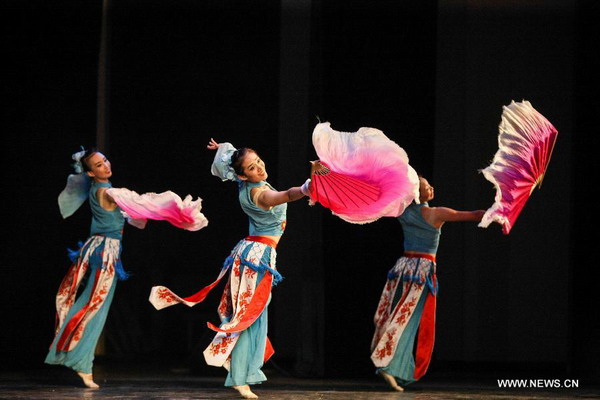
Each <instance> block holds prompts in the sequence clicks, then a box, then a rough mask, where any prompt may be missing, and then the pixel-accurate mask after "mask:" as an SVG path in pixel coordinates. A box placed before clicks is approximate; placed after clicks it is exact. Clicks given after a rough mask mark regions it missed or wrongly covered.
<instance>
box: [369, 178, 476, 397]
mask: <svg viewBox="0 0 600 400" xmlns="http://www.w3.org/2000/svg"><path fill="white" fill-rule="evenodd" d="M433 197H434V191H433V187H432V186H431V185H430V184H429V182H427V180H426V179H425V178H423V177H419V200H420V204H416V203H412V204H411V205H410V206H409V207H408V208H407V209H406V210H405V211H404V213H402V215H400V216H399V217H398V219H399V221H400V223H401V224H402V231H403V233H404V254H403V256H402V257H400V259H398V261H397V262H396V265H394V267H393V268H392V269H391V270H390V271H389V272H388V277H387V282H386V284H385V287H384V289H383V293H382V294H381V299H380V300H379V305H378V307H377V311H376V313H375V318H374V320H375V334H374V336H373V341H372V343H371V360H372V361H373V363H374V364H375V366H376V367H377V368H378V369H377V373H379V375H381V376H382V377H383V378H384V380H385V381H386V382H387V383H388V384H389V385H390V387H391V388H392V389H394V390H397V391H403V390H404V389H403V388H402V386H401V385H403V386H404V385H407V384H409V383H412V382H415V381H417V380H418V379H420V378H421V377H422V376H423V375H424V374H425V372H426V371H427V367H428V366H429V361H430V360H431V353H432V351H433V343H434V337H435V306H436V294H437V288H438V286H437V278H436V274H435V270H436V260H435V254H436V251H437V248H438V243H439V237H440V232H441V227H442V225H443V224H444V222H450V221H474V222H478V221H480V220H481V218H482V216H483V214H484V213H485V210H476V211H456V210H453V209H451V208H446V207H429V204H428V203H427V202H429V201H431V200H432V199H433ZM415 340H416V342H417V344H416V347H415V346H414V343H415ZM413 347H414V349H415V350H414V352H415V354H414V355H413ZM398 382H400V385H399V384H398Z"/></svg>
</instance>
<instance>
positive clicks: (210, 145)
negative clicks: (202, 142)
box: [206, 138, 219, 150]
mask: <svg viewBox="0 0 600 400" xmlns="http://www.w3.org/2000/svg"><path fill="white" fill-rule="evenodd" d="M206 148H207V149H209V150H217V149H218V148H219V143H217V142H216V141H215V139H213V138H210V142H208V145H207V146H206Z"/></svg>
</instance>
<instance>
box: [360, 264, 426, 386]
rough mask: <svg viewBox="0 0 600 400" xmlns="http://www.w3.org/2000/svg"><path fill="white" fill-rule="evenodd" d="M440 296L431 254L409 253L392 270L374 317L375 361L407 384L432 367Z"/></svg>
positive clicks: (373, 344) (373, 358) (378, 365)
mask: <svg viewBox="0 0 600 400" xmlns="http://www.w3.org/2000/svg"><path fill="white" fill-rule="evenodd" d="M436 295H437V279H436V275H435V259H434V258H433V257H431V256H428V257H425V255H422V256H412V255H411V256H406V255H405V256H403V257H401V258H400V259H399V260H398V261H397V262H396V265H394V267H393V268H392V269H391V270H390V271H389V273H388V278H387V282H386V284H385V287H384V289H383V293H382V294H381V298H380V300H379V305H378V307H377V311H376V313H375V318H374V322H375V334H374V335H373V341H372V343H371V360H372V361H373V364H374V365H375V366H376V367H378V368H380V369H383V370H384V371H386V372H387V373H389V374H390V375H392V376H394V377H396V378H397V379H398V380H399V381H400V383H401V384H403V385H407V384H409V383H412V382H415V381H417V380H418V379H420V378H421V377H422V376H423V375H424V374H425V372H427V368H428V367H429V362H430V361H431V354H432V352H433V344H434V341H435V309H436ZM415 341H416V346H415Z"/></svg>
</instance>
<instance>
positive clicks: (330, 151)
mask: <svg viewBox="0 0 600 400" xmlns="http://www.w3.org/2000/svg"><path fill="white" fill-rule="evenodd" d="M312 141H313V146H314V148H315V151H316V152H317V155H318V156H319V161H314V162H313V163H312V164H313V165H312V171H311V179H312V184H311V190H310V202H311V204H314V203H317V202H318V203H321V205H322V206H323V207H325V208H328V209H330V210H331V211H332V213H333V214H334V215H337V216H338V217H340V218H342V219H343V220H344V221H347V222H351V223H354V224H366V223H369V222H373V221H376V220H377V219H379V218H381V217H396V216H398V215H400V214H402V212H403V211H404V209H405V208H406V207H407V206H408V205H409V204H410V203H412V202H413V201H414V200H417V201H418V199H419V177H418V176H417V173H416V172H415V170H414V169H413V168H412V167H411V166H410V165H409V164H408V156H407V155H406V152H405V151H404V150H403V149H402V148H401V147H400V146H398V145H397V144H396V143H395V142H393V141H392V140H390V139H388V137H387V136H385V135H384V133H383V132H382V131H380V130H378V129H375V128H360V129H359V130H358V131H357V132H338V131H335V130H333V129H332V128H331V126H330V124H329V122H324V123H320V124H318V125H317V126H316V127H315V129H314V131H313V137H312Z"/></svg>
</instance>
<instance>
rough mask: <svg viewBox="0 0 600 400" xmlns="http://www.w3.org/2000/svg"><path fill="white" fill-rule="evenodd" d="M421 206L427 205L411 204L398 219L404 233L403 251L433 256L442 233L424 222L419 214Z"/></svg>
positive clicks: (425, 204)
mask: <svg viewBox="0 0 600 400" xmlns="http://www.w3.org/2000/svg"><path fill="white" fill-rule="evenodd" d="M423 206H429V205H428V204H427V203H421V204H416V203H412V204H411V205H410V206H408V207H407V208H406V210H404V212H403V213H402V215H400V216H399V217H398V220H399V221H400V223H401V224H402V232H403V233H404V251H416V252H419V253H431V254H435V253H436V252H437V249H438V245H439V243H440V235H441V233H442V231H441V229H440V228H436V227H434V226H432V225H431V224H429V222H427V221H425V218H423V215H422V214H421V208H422V207H423Z"/></svg>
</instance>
